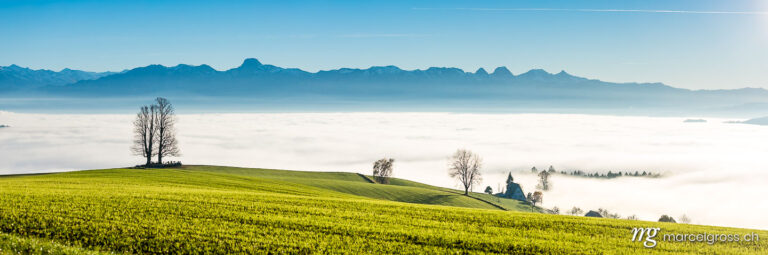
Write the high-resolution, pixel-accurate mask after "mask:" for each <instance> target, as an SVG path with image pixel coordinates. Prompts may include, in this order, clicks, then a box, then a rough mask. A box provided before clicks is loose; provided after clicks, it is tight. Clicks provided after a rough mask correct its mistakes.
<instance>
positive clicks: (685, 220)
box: [678, 214, 691, 224]
mask: <svg viewBox="0 0 768 255" xmlns="http://www.w3.org/2000/svg"><path fill="white" fill-rule="evenodd" d="M678 219H680V223H684V224H690V223H691V218H689V217H688V215H685V214H683V215H681V216H680V217H679V218H678Z"/></svg>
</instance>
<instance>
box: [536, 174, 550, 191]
mask: <svg viewBox="0 0 768 255" xmlns="http://www.w3.org/2000/svg"><path fill="white" fill-rule="evenodd" d="M549 175H550V173H549V172H547V171H541V172H540V173H539V184H538V185H536V188H537V189H540V190H544V191H547V190H549V189H550V188H551V183H550V182H549Z"/></svg>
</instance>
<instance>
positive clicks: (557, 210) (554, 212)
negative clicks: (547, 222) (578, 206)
mask: <svg viewBox="0 0 768 255" xmlns="http://www.w3.org/2000/svg"><path fill="white" fill-rule="evenodd" d="M552 214H560V208H558V207H557V206H555V207H552Z"/></svg>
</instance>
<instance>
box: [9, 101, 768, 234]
mask: <svg viewBox="0 0 768 255" xmlns="http://www.w3.org/2000/svg"><path fill="white" fill-rule="evenodd" d="M132 119H133V116H132V115H59V114H19V113H8V112H0V124H5V125H10V126H11V127H10V128H4V129H0V155H2V156H1V157H2V160H0V174H17V173H32V172H51V171H68V170H78V169H94V168H109V167H123V166H131V165H135V164H140V163H142V159H141V158H139V157H136V156H131V154H130V151H129V147H130V145H131V138H132V136H131V121H132ZM683 120H684V118H652V117H617V116H593V115H562V114H451V113H280V114H277V113H274V114H195V115H180V116H179V122H178V127H177V129H178V131H179V140H180V146H181V151H182V154H183V155H182V156H181V157H179V158H178V160H181V161H182V162H184V163H185V164H210V165H231V166H245V167H264V168H278V169H301V170H316V171H348V172H361V173H368V172H370V171H371V170H370V169H371V165H372V162H373V161H374V160H376V159H378V158H381V157H393V158H396V159H397V161H396V162H395V171H394V174H395V176H396V177H400V178H406V179H411V180H416V181H420V182H425V183H429V184H434V185H439V186H446V187H458V186H457V183H456V182H455V181H454V180H452V179H450V178H449V177H448V175H447V170H446V168H447V159H448V157H449V156H450V155H451V154H452V153H453V152H454V151H455V150H456V149H459V148H466V149H470V150H473V151H474V152H477V153H479V154H480V155H481V156H482V157H483V158H484V161H485V167H484V168H483V172H484V181H483V184H482V185H481V187H482V188H483V189H484V187H485V186H486V185H488V186H491V187H492V188H493V189H494V190H496V189H497V188H498V187H499V186H502V183H503V181H504V180H505V176H506V174H507V172H509V171H512V172H513V175H515V179H516V180H517V181H518V182H519V183H521V184H522V186H523V189H524V190H525V191H526V192H528V191H533V189H534V187H535V184H536V180H535V176H534V175H532V174H529V173H528V169H530V168H531V167H532V166H536V167H537V168H539V169H545V168H547V167H549V165H553V166H554V167H555V168H556V169H557V170H558V171H559V170H573V169H580V170H584V171H587V172H598V171H599V172H607V171H609V170H610V171H614V172H615V171H632V172H634V171H640V172H642V171H651V172H656V173H663V174H664V177H663V178H655V179H654V178H631V177H624V178H617V179H610V180H603V179H588V178H576V177H567V176H562V175H555V176H554V177H553V178H552V181H553V186H554V189H553V190H552V191H549V192H546V193H545V195H544V206H546V207H550V208H551V207H553V206H558V207H559V208H561V210H567V209H570V208H571V207H573V206H578V207H581V208H582V209H585V210H590V209H597V208H600V207H602V208H606V209H608V210H610V211H613V212H617V213H620V214H622V215H623V216H628V215H632V214H636V215H638V216H639V217H640V218H641V219H643V220H656V219H658V217H659V216H660V215H661V214H669V215H671V216H673V217H677V216H679V215H682V214H687V215H688V216H690V218H692V219H693V222H694V223H698V224H709V225H724V226H739V227H749V228H762V229H768V220H766V219H764V217H763V215H762V214H761V213H762V212H766V211H768V204H765V203H760V202H759V201H761V195H762V194H766V193H768V187H766V186H765V185H764V184H763V183H761V182H763V180H766V178H768V172H767V171H766V170H767V169H766V168H768V167H767V166H766V165H768V164H766V162H765V159H764V158H765V155H768V146H767V145H765V143H764V142H762V141H766V140H768V128H766V127H763V126H753V125H739V124H724V123H722V121H724V120H715V119H710V120H709V122H708V123H683ZM171 160H176V159H171ZM475 190H477V191H480V190H482V189H481V188H480V187H478V188H476V189H475Z"/></svg>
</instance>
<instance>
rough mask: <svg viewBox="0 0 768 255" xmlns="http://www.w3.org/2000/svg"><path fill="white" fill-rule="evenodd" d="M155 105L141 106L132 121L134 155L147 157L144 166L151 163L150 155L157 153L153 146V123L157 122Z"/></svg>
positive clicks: (154, 130)
mask: <svg viewBox="0 0 768 255" xmlns="http://www.w3.org/2000/svg"><path fill="white" fill-rule="evenodd" d="M157 115H158V114H157V107H156V106H155V105H151V106H146V105H145V106H142V107H141V108H140V109H139V113H137V114H136V119H135V120H134V121H133V146H131V151H132V152H133V154H134V155H137V156H142V157H144V158H146V159H147V162H146V164H145V166H149V165H150V164H152V157H153V156H155V155H157V148H155V137H156V135H155V132H156V131H157V129H156V128H155V124H156V123H157V121H156V119H157Z"/></svg>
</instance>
